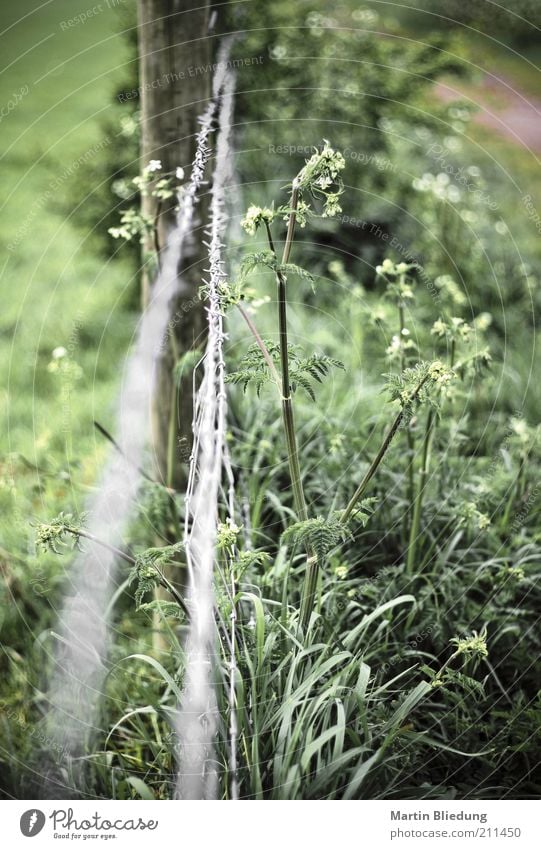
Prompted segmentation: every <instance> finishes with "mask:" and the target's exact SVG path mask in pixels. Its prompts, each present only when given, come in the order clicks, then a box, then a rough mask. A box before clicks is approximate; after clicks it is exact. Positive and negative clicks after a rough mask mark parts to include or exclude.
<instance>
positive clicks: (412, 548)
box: [406, 409, 434, 575]
mask: <svg viewBox="0 0 541 849" xmlns="http://www.w3.org/2000/svg"><path fill="white" fill-rule="evenodd" d="M433 432H434V410H433V409H430V410H429V411H428V416H427V419H426V428H425V436H424V440H423V456H422V459H421V468H420V469H419V487H418V490H417V494H416V496H415V504H414V508H413V520H412V523H411V530H410V538H409V545H408V557H407V561H406V572H407V574H408V575H411V574H412V572H413V567H414V565H415V555H416V553H417V541H418V539H419V529H420V526H421V513H422V507H423V498H424V494H425V489H426V481H427V478H428V466H429V463H430V443H431V442H432V435H433Z"/></svg>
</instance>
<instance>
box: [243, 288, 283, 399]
mask: <svg viewBox="0 0 541 849" xmlns="http://www.w3.org/2000/svg"><path fill="white" fill-rule="evenodd" d="M237 309H238V311H239V312H240V314H241V316H242V317H243V319H244V321H245V322H246V324H247V325H248V327H249V328H250V333H251V334H252V336H253V337H254V339H255V341H256V344H257V347H258V348H259V350H260V351H261V353H262V355H263V359H264V360H265V362H266V363H267V366H268V369H269V371H270V373H271V377H272V379H273V380H274V382H275V383H276V386H277V387H278V391H279V392H281V385H282V381H281V380H280V375H279V374H278V370H277V368H276V366H275V365H274V363H273V361H272V357H271V355H270V354H269V351H268V348H267V346H266V345H265V343H264V342H263V339H262V338H261V336H260V335H259V331H258V329H257V327H256V326H255V324H254V322H253V321H252V319H251V318H250V316H249V315H248V313H247V312H246V310H245V309H244V307H243V306H242V305H241V304H237Z"/></svg>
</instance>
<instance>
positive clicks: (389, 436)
mask: <svg viewBox="0 0 541 849" xmlns="http://www.w3.org/2000/svg"><path fill="white" fill-rule="evenodd" d="M427 380H428V374H426V375H425V376H424V377H423V379H422V380H421V381H420V382H419V383H418V384H417V386H416V387H415V389H414V390H413V392H412V393H411V396H410V401H415V399H416V398H417V396H418V395H419V392H420V391H421V389H422V388H423V386H424V384H425V383H426V381H427ZM403 418H404V410H403V409H401V410H399V412H398V413H397V414H396V417H395V420H394V421H393V423H392V425H391V427H390V428H389V430H388V431H387V433H386V435H385V438H384V440H383V442H382V443H381V447H380V449H379V451H378V453H377V454H376V456H375V457H374V459H373V460H372V462H371V464H370V466H369V468H368V470H367V472H366V474H365V476H364V477H363V479H362V481H361V482H360V484H359V486H358V487H357V489H356V490H355V492H354V493H353V495H352V496H351V498H350V500H349V502H348V504H347V507H346V509H345V510H344V512H343V513H342V518H341V521H342V522H344V523H345V522H347V520H348V519H349V518H350V516H351V514H352V513H353V510H354V509H355V505H356V504H357V502H358V501H359V499H360V498H362V496H363V495H364V493H365V491H366V488H367V486H368V484H369V483H370V481H371V480H372V478H373V477H374V475H375V473H376V471H377V470H378V467H379V465H380V463H381V461H382V460H383V458H384V457H385V454H386V453H387V449H388V448H389V445H390V444H391V442H392V441H393V438H394V436H395V434H396V432H397V430H398V428H399V427H400V424H401V422H402V419H403Z"/></svg>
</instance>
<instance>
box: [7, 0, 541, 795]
mask: <svg viewBox="0 0 541 849" xmlns="http://www.w3.org/2000/svg"><path fill="white" fill-rule="evenodd" d="M34 5H35V4H32V3H30V2H27V0H26V2H25V3H19V4H17V8H16V9H15V7H14V6H12V5H11V4H8V5H6V6H5V7H4V8H3V9H2V12H0V16H1V17H0V21H1V29H2V30H4V31H5V33H7V32H8V28H9V27H12V28H11V29H9V41H8V42H6V43H7V47H6V49H5V51H4V52H3V57H4V63H5V65H6V67H5V70H4V73H3V76H2V78H1V92H2V96H1V97H0V103H8V101H9V100H10V98H14V97H15V93H18V95H17V97H16V98H15V100H16V101H17V102H16V105H15V107H14V108H13V109H11V110H10V112H9V114H8V115H7V116H6V117H5V118H3V119H2V121H1V126H0V130H1V132H2V139H3V146H2V159H1V163H2V166H1V180H2V188H3V192H2V198H3V201H2V209H1V212H0V215H1V223H2V227H1V228H0V244H1V247H2V256H3V265H2V276H1V280H2V291H3V293H4V298H3V310H2V314H1V316H0V353H1V356H0V362H1V368H2V415H3V419H4V421H5V426H4V427H3V428H2V437H1V444H0V463H1V467H0V470H1V477H0V506H1V515H0V569H1V573H2V607H1V609H2V619H1V631H0V642H1V647H2V652H1V655H0V657H1V661H0V662H1V664H2V675H1V683H0V706H1V711H0V729H1V744H0V760H1V762H2V790H1V792H2V795H3V796H4V797H5V798H35V797H36V796H35V794H36V792H37V788H38V786H39V780H40V770H41V768H42V757H43V752H44V751H47V749H48V748H50V738H49V737H48V732H47V724H46V718H47V699H46V688H47V681H48V673H49V671H50V667H51V656H52V652H53V649H54V645H55V640H57V632H56V630H55V629H56V623H57V620H58V612H59V609H60V608H61V604H62V599H63V598H64V596H65V594H66V593H69V591H70V588H71V584H70V576H69V567H70V562H71V561H72V559H73V553H74V551H75V550H76V545H78V544H79V545H81V546H82V547H83V548H84V545H85V541H84V539H83V538H81V535H82V534H84V529H85V522H86V517H85V515H84V511H85V504H86V501H87V498H88V496H89V495H91V494H92V492H94V491H95V487H96V482H97V480H98V476H99V473H100V469H101V468H102V466H103V463H104V461H105V458H106V454H107V451H108V449H109V445H108V441H107V439H106V438H104V436H103V434H102V433H100V432H99V431H98V430H97V429H96V427H95V425H94V421H98V422H100V423H101V424H102V425H103V426H104V427H105V428H106V429H109V430H112V429H113V428H114V410H115V403H114V402H115V395H116V392H117V389H118V387H119V385H120V380H121V377H122V374H123V370H124V368H125V357H126V355H127V353H128V352H129V350H130V348H131V346H132V345H133V341H134V337H135V333H136V329H137V326H138V322H139V315H140V314H139V279H138V278H139V271H140V264H139V258H138V247H137V245H135V248H134V244H133V242H134V240H133V238H130V239H128V242H129V244H128V245H123V244H122V241H123V239H122V238H109V237H108V235H107V231H108V229H109V228H110V227H111V226H114V225H115V224H116V225H118V220H119V216H120V215H121V213H122V210H124V209H126V208H127V207H130V208H132V209H136V208H137V206H138V204H139V201H140V196H139V192H138V191H136V190H135V188H134V184H133V183H131V182H130V181H131V180H132V178H133V177H136V175H137V174H138V173H139V165H138V162H137V143H138V131H137V120H138V114H137V104H136V103H129V104H119V103H118V98H117V99H116V100H115V95H116V94H117V93H118V91H119V90H129V89H132V88H133V86H134V79H135V81H136V79H137V77H136V63H135V52H134V40H133V15H132V16H131V18H130V15H131V13H132V11H133V10H127V11H126V10H123V13H122V14H120V15H119V14H116V13H115V12H114V11H113V10H112V9H109V8H108V7H106V4H103V10H102V12H101V13H100V14H96V15H93V16H92V17H91V18H89V19H88V20H85V21H84V22H82V21H81V20H80V19H77V17H76V16H77V14H78V13H79V12H84V9H85V6H84V4H81V3H79V2H77V3H73V2H67V0H58V2H55V3H53V4H49V5H47V6H44V7H43V8H42V9H41V10H40V13H39V15H30V16H29V18H28V20H26V21H25V20H24V18H22V16H23V15H24V13H25V10H26V7H28V12H29V13H30V12H31V11H32V9H33V7H34ZM314 5H315V7H317V8H316V9H315V10H314V9H313V8H312V5H310V4H306V3H304V2H302V3H299V4H298V6H297V5H296V7H295V8H294V9H292V8H291V4H289V3H286V2H283V0H276V2H274V3H273V4H272V6H269V5H268V4H264V3H259V2H254V3H251V4H235V3H233V4H230V6H231V7H232V8H231V10H230V13H231V18H229V19H226V20H225V22H224V23H223V24H222V28H223V29H224V31H227V29H228V28H231V29H238V30H241V31H242V32H243V33H244V34H243V36H242V37H241V38H240V39H239V40H238V41H237V43H236V45H235V47H234V50H235V54H234V55H235V56H236V57H238V58H239V59H244V60H245V59H246V57H256V56H258V57H259V56H264V57H265V58H264V61H262V62H261V63H259V62H258V63H254V62H249V63H248V62H246V61H244V62H243V63H241V62H239V64H238V67H237V96H236V101H235V112H234V149H235V155H234V159H235V172H236V181H235V186H234V189H233V190H232V191H231V192H230V197H229V200H230V206H229V214H230V222H229V228H228V233H227V239H226V244H225V255H226V259H227V267H228V274H227V279H226V280H225V281H222V284H221V286H220V289H219V296H220V304H221V309H222V312H223V315H224V321H225V324H226V329H227V338H226V343H225V363H226V381H227V384H226V385H227V398H228V417H227V428H226V434H225V438H226V445H227V451H228V457H229V458H230V464H231V470H232V472H231V473H232V478H233V481H234V496H233V500H231V495H230V494H228V490H227V486H226V485H223V489H222V492H221V495H220V509H219V517H218V518H219V521H218V527H217V546H216V557H215V590H214V592H215V600H214V605H215V613H216V659H215V666H214V670H213V684H214V691H215V694H216V700H217V708H218V710H217V715H218V719H217V724H216V733H215V744H214V745H215V769H216V773H217V776H218V785H217V786H218V789H217V794H218V798H222V799H230V798H237V797H240V798H245V799H259V798H263V799H295V800H297V799H358V798H378V799H381V798H387V799H388V798H393V799H394V798H404V799H421V798H428V799H490V798H497V799H504V798H520V799H525V798H526V799H529V798H536V797H538V795H539V792H540V784H541V775H540V771H539V756H540V751H541V737H540V734H541V698H540V691H539V673H540V667H539V653H540V636H539V609H540V603H541V597H540V588H539V578H540V570H541V538H540V506H541V500H540V491H539V484H538V479H539V468H540V465H539V464H540V461H541V454H540V451H541V446H540V443H539V428H538V422H539V418H540V414H541V396H540V395H539V392H538V389H537V381H536V373H537V370H538V368H539V365H540V363H539V353H538V345H537V344H536V343H537V338H538V330H537V311H538V308H539V305H540V289H539V286H540V275H541V252H540V247H539V226H538V222H539V217H538V216H537V218H536V215H537V210H539V209H541V177H540V173H539V162H538V153H539V151H538V150H534V149H528V148H527V147H525V146H524V144H521V143H520V140H515V141H514V142H513V141H511V140H510V139H509V138H506V137H505V136H504V135H502V134H499V133H498V132H497V131H496V130H494V129H493V128H489V127H487V126H485V125H483V124H482V123H479V122H478V120H477V118H476V115H478V114H479V112H480V111H482V107H483V105H485V100H484V98H485V96H486V95H485V90H484V88H483V84H482V80H483V78H484V75H486V74H487V73H488V74H490V73H496V71H497V68H498V67H500V64H501V67H502V68H503V69H504V71H505V79H506V80H511V82H512V86H513V87H515V86H516V91H515V95H516V96H522V95H524V96H525V97H528V96H529V93H530V91H531V92H533V91H534V89H535V86H536V84H538V70H537V68H536V67H535V57H536V55H537V53H536V50H537V49H538V48H536V46H535V43H534V44H533V45H532V44H531V43H530V41H528V43H527V44H526V46H524V47H523V46H522V45H521V43H520V41H519V42H517V41H509V42H508V43H507V42H505V41H504V39H503V38H501V37H500V36H499V35H498V38H489V37H488V36H487V34H486V33H483V32H481V31H479V32H477V33H472V32H471V31H468V32H466V33H464V32H462V31H461V30H460V27H458V28H455V29H454V30H452V31H451V30H450V28H449V27H448V26H446V25H444V24H443V23H442V22H441V20H438V21H434V20H431V21H430V23H428V24H426V29H425V30H423V32H422V37H421V36H419V34H418V33H414V32H413V31H412V27H413V26H414V24H412V21H411V19H410V18H409V17H408V16H407V15H405V17H403V18H402V17H401V18H400V20H397V19H396V17H395V16H394V15H393V14H391V13H390V12H389V10H386V9H384V8H383V6H384V5H385V4H381V3H367V4H365V5H364V6H363V7H359V8H358V7H357V6H356V5H355V4H353V3H350V2H346V0H344V2H339V3H337V4H335V6H334V7H333V9H332V10H330V9H328V8H327V4H324V3H316V4H314ZM79 7H80V9H79ZM124 12H126V14H124ZM19 19H21V20H19ZM68 20H70V21H75V23H73V25H69V26H64V27H63V26H62V22H64V23H65V22H66V21H68ZM122 30H127V31H130V32H131V36H130V37H128V36H129V32H128V33H127V32H122ZM4 37H5V36H3V39H4ZM521 37H523V36H521V35H520V33H519V34H518V35H516V36H515V38H518V39H520V38H521ZM360 52H362V56H363V60H362V61H358V58H357V57H358V56H359V55H360ZM89 69H91V70H90V71H89ZM436 82H438V84H444V85H447V86H448V87H452V88H455V89H456V91H457V97H456V99H452V100H451V101H447V99H445V100H443V99H441V98H438V96H437V94H436V91H435V85H434V84H435V83H436ZM15 100H14V103H15ZM307 103H309V107H310V108H309V109H307ZM476 103H477V104H478V105H477V106H476ZM492 105H493V106H494V108H497V106H498V103H497V96H496V102H495V103H494V104H491V106H492ZM135 187H136V188H137V189H138V190H139V189H140V187H141V184H140V183H139V184H137V183H136V184H135ZM536 222H537V223H536ZM113 235H116V236H121V237H122V235H126V234H125V232H122V233H119V232H116V233H113ZM128 235H130V234H128ZM135 241H136V240H135ZM205 296H208V292H206V291H205V289H203V291H202V297H205ZM285 386H289V387H290V389H291V391H290V392H287V391H284V387H285ZM150 478H152V475H150ZM184 510H185V504H184V499H183V496H182V493H180V492H173V493H171V491H170V489H168V488H167V487H164V486H163V485H161V484H159V483H157V482H155V481H154V480H152V479H150V480H146V481H145V482H144V483H143V485H142V486H141V491H140V497H139V499H138V510H137V514H136V515H135V516H134V517H133V520H132V523H131V525H130V528H129V531H128V533H127V534H126V538H125V540H124V546H123V553H124V555H125V556H124V561H123V562H121V564H120V569H119V577H118V581H117V586H116V591H115V593H114V596H113V598H112V599H111V601H110V609H109V613H110V615H111V621H112V625H111V640H110V648H109V653H108V656H107V661H106V676H105V683H104V687H103V693H102V698H101V701H100V714H99V723H98V724H99V727H98V728H97V729H96V730H95V734H94V737H93V740H92V744H91V745H89V748H88V751H87V752H86V753H85V757H84V758H83V759H82V760H83V765H82V768H81V764H80V763H78V764H73V763H71V761H70V758H69V753H65V752H59V753H58V757H57V758H56V761H57V769H58V774H59V776H61V781H62V782H64V784H65V786H66V788H68V787H69V788H72V790H73V785H74V782H75V781H76V793H77V795H78V796H79V797H80V798H92V797H99V798H121V799H129V798H132V799H133V798H143V799H154V798H156V799H167V798H171V797H172V795H173V793H174V784H175V773H176V769H177V765H176V760H175V756H176V754H177V748H178V744H177V742H176V740H175V736H174V732H173V717H174V714H175V709H176V705H177V703H178V701H179V700H181V699H182V692H183V687H184V684H185V666H186V653H185V635H186V628H187V617H186V607H185V603H184V602H183V601H182V599H181V600H180V603H179V600H178V593H177V595H175V594H174V593H172V594H169V595H167V601H165V602H164V601H156V600H153V598H154V596H153V591H154V589H155V585H156V584H158V583H160V580H159V578H160V575H163V574H164V573H165V570H170V569H173V570H175V569H177V570H178V572H179V573H183V570H184V567H183V565H182V553H181V552H182V540H181V539H180V538H178V537H179V536H180V534H178V533H177V532H178V528H179V527H180V525H181V523H182V521H183V519H184ZM172 528H173V537H174V538H173V539H172ZM175 533H177V536H176V537H175ZM157 541H158V542H157ZM157 546H159V547H157ZM179 559H180V565H179ZM120 560H122V557H121V558H120ZM126 561H129V563H128V562H126ZM168 574H169V573H168ZM178 580H179V584H180V585H181V586H183V585H184V586H185V583H186V577H185V574H184V573H183V574H179V578H178ZM157 631H158V632H159V633H158V636H159V639H158V640H157V639H156V632H157ZM49 755H50V752H49ZM233 755H234V757H233Z"/></svg>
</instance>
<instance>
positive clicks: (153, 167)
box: [145, 159, 162, 174]
mask: <svg viewBox="0 0 541 849" xmlns="http://www.w3.org/2000/svg"><path fill="white" fill-rule="evenodd" d="M161 170H162V161H161V159H151V160H150V162H149V163H148V165H147V166H146V168H145V171H146V173H147V174H152V173H153V172H154V171H161Z"/></svg>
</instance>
